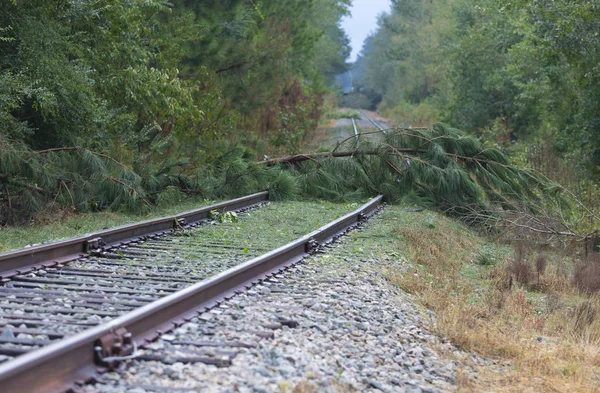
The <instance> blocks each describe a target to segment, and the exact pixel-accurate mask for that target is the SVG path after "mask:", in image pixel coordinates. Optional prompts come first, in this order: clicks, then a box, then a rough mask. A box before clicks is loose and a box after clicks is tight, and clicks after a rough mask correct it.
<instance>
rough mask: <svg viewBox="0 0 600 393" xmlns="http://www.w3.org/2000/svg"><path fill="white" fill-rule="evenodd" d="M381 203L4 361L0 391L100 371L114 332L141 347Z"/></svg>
mask: <svg viewBox="0 0 600 393" xmlns="http://www.w3.org/2000/svg"><path fill="white" fill-rule="evenodd" d="M381 202H382V197H381V196H378V197H376V198H374V199H372V200H370V201H369V202H368V203H366V204H364V205H363V206H361V207H360V208H359V209H357V210H355V211H354V212H352V213H349V214H347V215H345V216H343V217H341V218H339V219H337V220H335V221H333V222H331V223H329V224H327V225H325V226H323V227H321V228H319V229H317V230H315V231H313V232H311V233H309V234H307V235H305V236H302V237H300V238H298V239H296V240H294V241H292V242H291V243H288V244H287V245H285V246H282V247H280V248H278V249H275V250H273V251H270V252H268V253H266V254H264V255H262V256H259V257H256V258H254V259H251V260H250V261H248V262H245V263H243V264H241V265H238V266H236V267H233V268H231V269H228V270H226V271H224V272H222V273H220V274H217V275H215V276H212V277H210V278H208V279H206V280H203V281H201V282H199V283H197V284H194V285H192V286H190V287H188V288H185V289H183V290H181V291H178V292H176V293H173V294H171V295H168V296H166V297H164V298H162V299H159V300H157V301H155V302H153V303H150V304H148V305H145V306H143V307H141V308H139V309H136V310H134V311H133V312H131V313H129V314H126V315H123V316H121V317H118V318H116V319H114V320H112V321H109V322H108V323H107V324H105V325H101V326H97V327H94V328H92V329H89V330H86V331H83V332H81V333H79V334H76V335H74V336H71V337H68V338H66V339H64V340H62V341H58V342H56V343H54V344H50V345H49V346H47V347H44V348H41V349H39V350H34V351H32V352H29V353H27V354H25V355H22V356H20V357H18V358H16V359H15V360H13V361H10V362H8V363H6V364H3V365H0V390H1V392H2V393H3V392H7V393H8V392H10V393H58V392H64V391H65V390H68V389H74V390H76V389H77V387H78V386H80V385H82V384H83V383H85V381H88V380H90V379H92V378H95V377H97V376H98V373H99V372H101V371H103V369H102V368H101V367H98V366H97V364H96V362H97V361H98V359H97V358H96V357H95V355H94V347H95V346H96V345H98V344H97V343H98V342H99V340H101V339H103V338H104V337H106V336H107V335H111V334H114V333H115V332H119V331H120V332H124V331H126V332H127V334H128V335H129V337H130V338H131V339H132V340H133V342H134V343H135V344H136V345H137V346H138V347H140V346H143V345H144V344H146V343H148V342H151V341H153V340H155V339H156V338H157V337H158V336H159V335H160V334H162V333H164V332H167V331H170V330H172V329H173V328H175V327H177V326H180V325H181V324H183V323H185V322H186V321H188V320H190V319H191V318H193V317H194V316H196V315H197V313H198V312H203V311H206V310H207V309H209V308H211V307H214V306H216V305H218V304H219V302H221V301H223V300H224V299H229V298H231V297H233V296H234V295H235V294H236V293H239V292H241V291H243V290H244V289H245V288H249V287H251V286H252V285H254V284H256V283H258V282H260V281H261V280H262V279H264V278H266V277H268V276H270V275H271V274H276V273H277V272H280V271H282V270H283V269H285V268H286V267H289V266H290V265H293V264H295V263H297V262H299V261H300V260H301V259H303V258H304V257H306V256H308V255H310V254H311V253H312V252H314V251H315V250H316V247H317V246H318V245H320V244H326V243H328V242H330V241H332V240H333V239H334V238H335V237H337V236H339V235H341V234H342V233H344V231H347V230H349V229H350V228H352V227H354V226H356V225H357V224H358V223H359V222H360V221H362V220H364V219H366V218H367V217H369V216H370V215H372V214H373V213H374V212H376V210H377V208H378V207H379V205H380V204H381Z"/></svg>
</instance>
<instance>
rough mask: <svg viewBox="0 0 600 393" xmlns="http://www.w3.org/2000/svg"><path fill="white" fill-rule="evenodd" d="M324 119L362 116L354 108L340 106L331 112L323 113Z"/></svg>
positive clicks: (357, 117) (360, 117) (356, 118)
mask: <svg viewBox="0 0 600 393" xmlns="http://www.w3.org/2000/svg"><path fill="white" fill-rule="evenodd" d="M325 118H326V119H355V120H361V119H362V116H361V114H360V112H359V111H357V110H355V109H348V108H340V109H338V110H336V111H333V112H327V113H326V114H325Z"/></svg>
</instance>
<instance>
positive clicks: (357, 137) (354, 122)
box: [350, 117, 360, 147]
mask: <svg viewBox="0 0 600 393" xmlns="http://www.w3.org/2000/svg"><path fill="white" fill-rule="evenodd" d="M350 120H352V127H353V128H354V138H356V147H358V146H359V145H360V137H359V135H358V129H357V127H356V120H354V118H353V117H351V118H350Z"/></svg>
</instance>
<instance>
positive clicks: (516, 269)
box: [511, 259, 533, 285]
mask: <svg viewBox="0 0 600 393" xmlns="http://www.w3.org/2000/svg"><path fill="white" fill-rule="evenodd" d="M511 273H512V274H513V277H514V278H515V280H516V281H517V282H518V283H519V284H521V285H529V282H530V281H531V278H532V277H533V269H532V268H531V265H530V264H529V262H527V261H526V260H517V259H515V261H514V262H513V264H512V266H511Z"/></svg>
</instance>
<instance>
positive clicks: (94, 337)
mask: <svg viewBox="0 0 600 393" xmlns="http://www.w3.org/2000/svg"><path fill="white" fill-rule="evenodd" d="M265 200H266V194H264V193H263V194H255V195H253V196H249V197H246V198H240V199H238V200H234V201H230V202H225V203H222V204H219V205H215V206H210V207H207V208H204V209H200V210H198V211H193V212H188V213H185V214H183V215H178V216H174V217H167V218H163V219H158V220H152V221H148V222H145V223H141V224H134V225H129V226H125V227H121V228H117V229H114V230H108V231H104V232H100V233H96V234H93V235H90V236H84V237H81V238H77V239H72V240H67V241H64V242H59V243H56V244H52V245H47V246H39V247H34V248H30V249H29V250H21V251H17V252H11V253H6V254H2V255H0V262H1V263H4V262H6V265H5V266H6V268H4V267H3V266H4V265H0V269H1V270H2V271H3V272H4V273H3V276H4V277H5V278H4V280H3V281H4V283H3V286H2V287H0V334H1V335H0V356H1V359H0V360H2V361H3V363H2V364H0V386H1V389H0V390H1V391H7V392H8V391H10V392H31V393H34V392H60V391H65V390H67V389H76V387H77V386H78V384H79V385H80V384H82V383H83V382H84V381H86V380H89V379H90V378H93V377H94V376H95V375H97V373H98V372H99V371H103V370H105V369H110V368H111V367H114V366H115V365H116V364H117V363H118V361H119V360H122V359H124V358H128V357H136V356H138V352H137V351H138V347H141V346H143V345H144V344H147V343H148V342H151V341H153V340H155V339H156V338H157V337H159V336H160V335H161V334H163V333H165V332H167V331H170V330H172V329H173V328H174V327H176V326H179V325H181V324H182V323H184V322H185V321H187V320H190V319H191V318H193V317H195V316H197V315H198V314H197V313H198V312H202V311H205V310H206V309H208V308H210V307H213V306H215V305H216V304H218V302H219V301H220V300H222V299H225V298H229V297H231V296H233V295H234V294H235V293H236V292H239V291H240V290H243V289H245V287H249V286H251V285H253V284H255V283H257V282H258V281H259V280H260V279H263V278H265V277H267V276H269V275H271V274H275V273H276V272H278V271H280V270H281V269H284V268H286V267H287V266H288V265H290V264H293V263H295V262H297V261H299V260H300V259H302V258H303V257H304V256H306V255H309V254H310V253H312V252H314V251H316V250H317V249H318V248H319V246H320V245H321V244H323V243H325V242H329V241H330V240H332V239H333V238H334V237H335V236H338V235H339V234H340V233H342V232H344V231H346V230H347V229H348V228H349V227H352V226H354V225H356V224H357V223H358V221H360V220H361V219H363V218H365V217H367V216H368V215H370V214H371V213H372V212H373V211H375V209H376V208H377V206H378V205H379V203H380V201H381V198H380V197H378V198H375V199H373V200H371V201H370V202H369V203H367V204H365V205H364V206H362V207H361V208H359V209H358V210H356V211H355V212H353V213H350V214H347V215H345V216H343V217H342V218H339V219H337V220H335V221H333V222H331V223H329V224H327V225H325V226H324V227H321V228H320V229H318V230H316V231H313V232H311V233H310V234H308V235H305V236H302V237H300V238H299V239H296V240H295V241H292V242H291V243H289V244H287V245H285V246H282V247H279V248H277V249H275V250H273V251H269V252H267V251H268V250H272V249H273V248H275V247H277V246H279V245H280V244H282V242H285V241H289V240H291V236H292V235H293V236H297V233H296V232H297V231H294V230H290V229H289V228H290V227H293V228H295V229H296V230H298V229H299V230H302V231H303V232H302V233H306V232H307V231H308V228H309V227H312V226H313V225H315V224H317V225H318V224H319V223H318V221H319V220H320V221H321V222H323V221H324V220H326V219H327V220H329V219H331V218H333V217H332V213H337V212H333V211H330V212H329V213H328V214H323V212H322V211H319V212H318V214H313V216H319V219H318V220H316V221H317V222H315V219H314V218H312V217H311V218H312V222H308V221H307V220H305V221H304V225H303V221H302V218H301V217H297V214H296V217H288V219H287V220H285V219H284V218H285V217H281V214H282V213H284V212H282V211H281V210H280V211H275V215H274V219H273V220H272V221H271V222H268V223H266V224H263V226H262V227H261V226H260V225H259V223H260V221H261V219H260V218H259V217H258V216H259V215H258V214H256V215H253V216H252V217H243V219H242V221H244V222H245V221H248V220H255V222H254V223H251V224H250V226H251V229H252V231H251V232H250V233H249V232H248V229H249V228H244V230H245V231H246V232H243V231H242V230H241V229H240V227H241V226H242V225H240V226H238V225H237V223H230V224H229V226H228V227H226V228H225V229H224V228H222V226H219V225H216V226H210V227H203V228H202V229H197V228H196V227H197V226H199V225H200V223H202V221H206V219H207V216H208V215H209V214H210V212H211V211H214V210H220V211H225V210H238V211H239V212H241V213H242V214H243V213H244V212H246V211H248V210H249V209H251V208H253V207H256V206H257V205H260V204H263V203H264V202H265ZM275 210H277V209H275ZM309 212H310V206H307V208H306V209H304V210H303V214H304V215H308V213H309ZM261 214H262V213H261ZM221 217H224V218H226V219H230V220H231V219H233V218H234V216H233V215H228V214H226V213H224V214H222V215H221ZM275 223H279V224H281V226H278V225H274V224H275ZM166 226H171V228H170V229H165V227H166ZM282 227H283V228H284V229H285V228H286V227H288V229H287V230H282V229H281V228H282ZM205 228H208V229H205ZM227 228H229V231H228V230H227ZM274 232H276V233H278V234H279V235H278V236H276V235H275V233H274ZM125 236H127V238H124V237H125ZM103 243H106V245H104V246H102V244H103ZM77 248H80V250H79V252H75V253H73V251H74V250H75V251H77ZM265 252H266V254H263V253H265ZM260 254H262V255H260ZM67 261H68V262H67ZM30 262H33V263H32V264H30V265H27V264H29V263H30ZM149 360H150V359H149ZM196 360H197V361H203V362H207V363H211V364H217V365H227V361H223V360H222V359H221V358H219V357H208V358H202V359H196Z"/></svg>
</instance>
